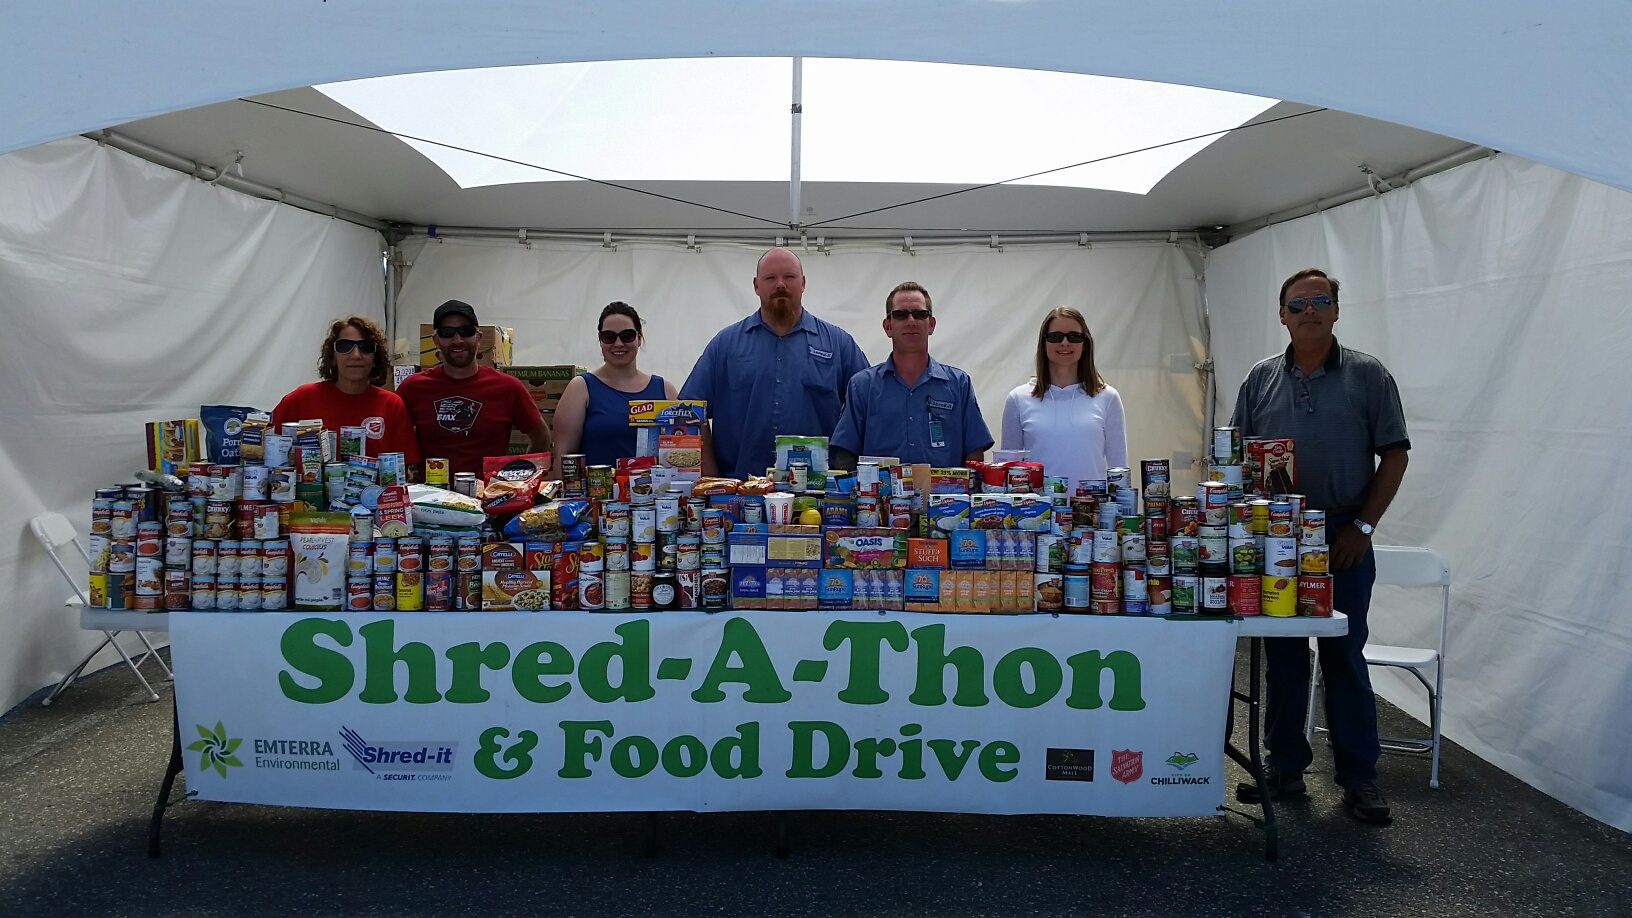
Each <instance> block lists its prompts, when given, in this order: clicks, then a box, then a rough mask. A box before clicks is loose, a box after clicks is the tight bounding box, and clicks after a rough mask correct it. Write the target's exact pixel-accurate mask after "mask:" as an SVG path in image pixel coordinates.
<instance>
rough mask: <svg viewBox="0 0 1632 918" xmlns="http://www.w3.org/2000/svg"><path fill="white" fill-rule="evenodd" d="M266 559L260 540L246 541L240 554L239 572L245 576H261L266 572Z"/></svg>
mask: <svg viewBox="0 0 1632 918" xmlns="http://www.w3.org/2000/svg"><path fill="white" fill-rule="evenodd" d="M265 561H266V559H265V558H263V557H261V545H260V543H259V542H245V543H244V547H243V549H242V551H240V552H239V554H238V573H239V574H240V575H241V576H244V577H259V576H261V575H262V574H264V573H265V569H264V565H265Z"/></svg>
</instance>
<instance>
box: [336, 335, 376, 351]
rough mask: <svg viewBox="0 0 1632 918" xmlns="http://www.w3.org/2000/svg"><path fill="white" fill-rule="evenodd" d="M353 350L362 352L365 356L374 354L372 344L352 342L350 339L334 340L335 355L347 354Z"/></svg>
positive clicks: (370, 342)
mask: <svg viewBox="0 0 1632 918" xmlns="http://www.w3.org/2000/svg"><path fill="white" fill-rule="evenodd" d="M353 348H355V349H357V350H359V351H362V352H363V353H365V354H372V353H374V342H372V341H353V340H351V339H350V338H336V339H334V352H335V353H336V354H349V353H351V351H352V349H353Z"/></svg>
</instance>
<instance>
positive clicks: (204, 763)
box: [187, 720, 244, 778]
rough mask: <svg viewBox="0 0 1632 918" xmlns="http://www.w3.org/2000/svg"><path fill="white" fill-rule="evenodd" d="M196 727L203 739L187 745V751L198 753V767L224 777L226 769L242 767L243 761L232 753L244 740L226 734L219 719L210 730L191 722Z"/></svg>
mask: <svg viewBox="0 0 1632 918" xmlns="http://www.w3.org/2000/svg"><path fill="white" fill-rule="evenodd" d="M193 726H194V727H197V728H198V735H199V736H201V737H203V739H199V740H194V741H193V742H191V743H189V744H188V745H187V751H188V752H196V753H198V767H199V768H200V769H202V770H204V771H210V770H212V769H213V770H214V771H215V773H216V774H218V775H220V776H221V777H223V778H225V777H226V776H227V769H228V768H229V767H231V768H242V767H243V764H244V763H243V762H241V761H239V760H238V757H237V756H235V755H233V753H234V752H237V751H238V747H239V746H241V745H243V743H244V741H243V740H242V739H239V738H238V737H229V736H227V730H226V728H225V727H223V726H222V725H221V721H219V720H218V721H216V722H215V729H214V730H211V729H209V728H208V727H205V726H204V725H203V724H193Z"/></svg>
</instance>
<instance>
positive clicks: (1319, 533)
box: [1298, 510, 1326, 545]
mask: <svg viewBox="0 0 1632 918" xmlns="http://www.w3.org/2000/svg"><path fill="white" fill-rule="evenodd" d="M1298 528H1299V535H1298V541H1299V542H1302V543H1303V544H1305V545H1325V544H1326V511H1325V510H1305V511H1303V519H1302V520H1301V521H1300V525H1299V527H1298Z"/></svg>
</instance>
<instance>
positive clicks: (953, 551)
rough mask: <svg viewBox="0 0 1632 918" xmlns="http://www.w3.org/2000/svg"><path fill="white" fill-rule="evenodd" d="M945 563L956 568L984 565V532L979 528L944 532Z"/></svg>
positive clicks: (962, 568) (983, 567)
mask: <svg viewBox="0 0 1632 918" xmlns="http://www.w3.org/2000/svg"><path fill="white" fill-rule="evenodd" d="M946 563H947V566H948V567H951V568H954V569H957V570H983V569H985V567H986V533H985V531H984V530H980V529H954V530H952V531H950V532H948V533H947V534H946Z"/></svg>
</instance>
